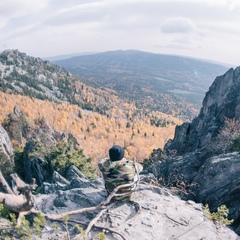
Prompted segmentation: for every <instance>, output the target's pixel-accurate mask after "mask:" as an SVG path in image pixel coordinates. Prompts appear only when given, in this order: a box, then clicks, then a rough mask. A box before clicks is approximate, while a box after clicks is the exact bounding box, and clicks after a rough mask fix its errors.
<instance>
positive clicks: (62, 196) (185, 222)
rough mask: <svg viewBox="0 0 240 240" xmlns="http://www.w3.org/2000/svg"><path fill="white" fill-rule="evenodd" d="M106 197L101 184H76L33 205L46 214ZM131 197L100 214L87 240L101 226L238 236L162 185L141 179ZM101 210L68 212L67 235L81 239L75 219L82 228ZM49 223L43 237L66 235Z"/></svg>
mask: <svg viewBox="0 0 240 240" xmlns="http://www.w3.org/2000/svg"><path fill="white" fill-rule="evenodd" d="M79 177H80V176H79ZM85 180H86V179H85ZM89 182H91V181H89ZM79 184H80V182H79ZM106 197H107V194H106V191H105V189H104V188H103V184H102V185H101V187H100V188H96V186H94V185H91V184H89V187H88V188H81V187H80V186H79V187H77V188H72V189H68V190H61V191H56V192H55V193H52V194H49V195H41V196H39V197H38V199H40V201H39V202H38V204H37V206H36V208H37V209H39V210H41V211H43V212H45V213H48V214H59V213H64V212H67V211H70V210H76V209H81V208H86V207H91V206H97V205H98V204H99V203H101V202H102V201H103V200H105V199H106ZM132 200H133V201H127V202H123V203H115V205H113V206H112V207H111V208H110V209H109V210H108V211H106V212H105V213H103V214H102V216H101V217H100V218H99V219H98V220H97V221H96V223H95V225H96V226H98V228H94V227H93V228H92V230H91V231H90V236H89V239H97V237H96V235H97V234H98V233H99V232H101V231H102V230H103V229H110V230H113V231H116V232H117V233H119V234H121V235H122V236H124V238H125V239H141V240H145V239H146V240H156V239H158V240H168V239H181V240H186V239H191V240H199V239H209V240H213V239H216V240H217V239H224V240H227V239H229V240H230V239H231V240H237V239H240V238H239V237H238V236H237V235H236V234H235V233H234V232H233V231H232V230H230V229H228V228H227V227H226V226H223V225H221V224H214V223H213V222H212V221H210V220H209V219H208V218H207V217H206V216H205V215H204V213H203V206H202V205H201V204H196V203H194V202H193V201H183V200H181V199H180V198H179V197H177V196H174V195H172V193H171V192H170V191H169V190H166V189H164V188H161V187H157V186H153V185H150V184H148V183H145V182H142V183H141V184H140V185H139V187H138V189H137V191H136V192H135V193H134V196H133V199H132ZM139 207H140V209H139ZM100 211H101V210H97V211H92V212H86V213H82V214H76V215H69V216H68V217H69V223H68V229H69V234H70V238H71V239H82V236H81V235H80V234H79V233H78V232H77V231H76V230H75V224H76V222H78V223H82V224H80V225H81V226H83V228H84V229H85V228H86V227H87V225H88V224H89V222H90V221H91V220H92V219H94V218H95V217H96V215H97V214H98V213H99V212H100ZM71 220H74V222H71ZM57 224H58V223H57ZM51 226H52V225H51V223H48V224H47V226H46V228H45V232H44V233H43V236H42V239H49V238H50V237H56V235H58V237H59V239H63V238H64V236H66V229H65V227H63V225H62V224H59V229H60V231H59V232H58V233H56V231H55V232H54V231H53V229H52V227H51ZM99 227H100V228H99ZM46 229H48V231H46ZM105 232H106V239H109V240H110V239H111V240H113V239H122V237H120V235H119V234H114V233H113V232H111V231H105ZM50 233H51V234H50Z"/></svg>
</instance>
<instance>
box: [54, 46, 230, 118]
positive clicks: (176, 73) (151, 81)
mask: <svg viewBox="0 0 240 240" xmlns="http://www.w3.org/2000/svg"><path fill="white" fill-rule="evenodd" d="M54 63H56V64H58V65H60V66H63V67H65V68H66V69H68V70H69V71H70V72H72V73H74V74H77V75H79V76H81V77H82V78H83V79H84V81H85V82H88V83H89V84H93V85H94V86H96V87H105V88H110V89H113V90H114V91H116V93H117V95H118V96H119V97H120V98H122V99H127V100H129V101H131V102H134V103H135V104H136V105H137V106H138V107H141V108H150V109H151V110H157V109H158V110H159V111H162V112H164V113H167V114H171V115H174V116H180V115H181V116H182V117H183V118H184V120H189V119H192V118H193V117H195V116H196V114H197V112H198V110H199V109H200V104H201V101H202V99H203V97H204V94H205V92H206V91H207V89H208V87H209V86H210V84H211V82H212V81H213V80H214V79H215V77H216V76H217V75H219V74H223V73H224V72H226V71H227V70H228V68H227V67H225V66H222V65H218V64H213V63H209V62H204V61H203V60H197V59H191V58H187V57H180V56H173V55H164V54H155V53H149V52H142V51H137V50H127V51H123V50H117V51H108V52H103V53H97V54H91V55H85V56H76V57H73V58H70V59H66V60H62V61H55V62H54ZM129 91H130V92H129ZM169 105H170V106H171V107H170V108H169V107H168V106H169ZM186 106H187V108H186Z"/></svg>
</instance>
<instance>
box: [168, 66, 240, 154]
mask: <svg viewBox="0 0 240 240" xmlns="http://www.w3.org/2000/svg"><path fill="white" fill-rule="evenodd" d="M239 92H240V67H237V68H236V69H233V68H231V69H229V71H227V72H226V73H225V74H224V75H222V76H219V77H217V78H216V79H215V81H214V82H213V84H212V86H211V87H210V88H209V91H208V92H207V93H206V96H205V98H204V100H203V106H202V108H201V111H200V114H199V115H198V117H196V118H195V119H194V120H193V121H192V123H184V124H182V125H181V126H178V127H176V131H175V136H174V139H173V140H170V141H169V142H168V143H167V144H166V145H165V147H164V149H165V150H166V151H171V150H173V149H174V150H176V151H177V153H178V154H179V155H182V154H184V153H186V152H193V151H195V150H196V149H201V148H204V147H206V146H207V145H208V144H209V143H210V141H211V139H212V138H213V137H215V136H216V134H217V133H218V131H219V129H220V127H221V126H222V125H223V123H224V119H225V118H240V95H239Z"/></svg>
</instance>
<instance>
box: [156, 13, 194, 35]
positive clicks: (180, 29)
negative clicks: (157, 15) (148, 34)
mask: <svg viewBox="0 0 240 240" xmlns="http://www.w3.org/2000/svg"><path fill="white" fill-rule="evenodd" d="M160 29H161V31H162V32H163V33H189V32H194V31H197V26H196V25H195V24H194V23H193V21H192V20H191V19H189V18H183V17H174V18H168V19H166V20H164V21H163V22H162V24H161V26H160Z"/></svg>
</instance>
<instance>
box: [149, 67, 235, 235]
mask: <svg viewBox="0 0 240 240" xmlns="http://www.w3.org/2000/svg"><path fill="white" fill-rule="evenodd" d="M239 93H240V67H237V68H236V69H230V70H229V71H228V72H226V73H225V74H224V75H223V76H219V77H217V78H216V79H215V81H214V82H213V84H212V86H211V87H210V88H209V91H208V92H207V93H206V96H205V98H204V100H203V106H202V108H201V111H200V113H199V115H198V117H196V118H195V119H194V120H193V121H192V123H184V124H182V125H181V126H179V127H176V131H175V136H174V139H173V140H170V141H169V142H168V143H167V144H166V145H165V147H164V149H165V150H166V151H167V152H169V153H171V152H173V151H175V153H176V155H175V156H173V155H169V156H168V157H167V158H166V159H164V160H163V161H160V162H158V163H157V164H155V165H154V166H151V168H149V171H150V172H152V173H154V174H155V176H156V177H157V178H161V179H163V181H164V183H167V184H169V183H172V184H173V185H174V184H175V185H177V184H178V183H179V182H180V181H183V182H184V181H186V182H187V183H188V184H189V185H188V186H190V187H189V189H188V190H190V194H189V195H188V198H189V199H192V200H194V201H196V202H201V203H203V204H209V206H210V209H211V210H212V211H216V210H217V207H219V206H220V205H226V206H227V207H228V209H229V217H230V218H231V219H233V220H234V224H233V226H234V229H235V231H236V232H237V233H238V234H240V227H239V223H240V211H239V207H240V201H239V197H240V193H239V192H240V191H239V190H240V189H239V183H240V180H239V175H240V155H239V153H229V154H222V155H219V156H214V157H213V155H214V154H215V153H214V152H213V151H212V149H210V147H209V146H210V142H211V141H213V139H214V137H215V136H216V135H217V133H218V131H219V130H220V128H221V127H222V126H223V123H224V120H225V118H236V119H240V94H239Z"/></svg>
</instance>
